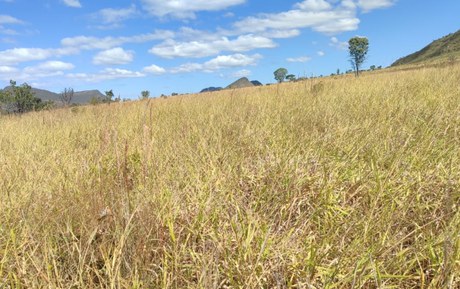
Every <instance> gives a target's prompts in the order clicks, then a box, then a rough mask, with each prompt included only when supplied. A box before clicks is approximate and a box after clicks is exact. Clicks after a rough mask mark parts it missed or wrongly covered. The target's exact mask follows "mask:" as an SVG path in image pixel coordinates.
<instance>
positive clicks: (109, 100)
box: [102, 89, 113, 103]
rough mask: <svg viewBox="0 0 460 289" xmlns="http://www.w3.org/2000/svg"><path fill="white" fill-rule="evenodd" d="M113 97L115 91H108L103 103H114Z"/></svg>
mask: <svg viewBox="0 0 460 289" xmlns="http://www.w3.org/2000/svg"><path fill="white" fill-rule="evenodd" d="M112 97H113V91H112V89H111V90H107V91H106V92H105V99H104V100H103V101H102V102H108V103H111V102H112Z"/></svg>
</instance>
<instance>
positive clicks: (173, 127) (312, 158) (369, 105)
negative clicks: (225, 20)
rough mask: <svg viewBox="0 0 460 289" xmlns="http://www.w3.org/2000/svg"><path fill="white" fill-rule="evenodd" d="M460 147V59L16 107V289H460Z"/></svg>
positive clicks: (2, 256)
mask: <svg viewBox="0 0 460 289" xmlns="http://www.w3.org/2000/svg"><path fill="white" fill-rule="evenodd" d="M459 148H460V67H459V66H458V65H451V66H446V67H443V68H439V67H438V68H427V69H421V70H416V71H415V70H412V71H394V72H388V73H364V74H362V75H361V77H359V78H355V77H352V76H341V77H336V78H333V77H331V78H323V79H322V80H318V79H312V80H308V81H300V82H290V83H284V84H279V85H272V86H266V87H254V88H247V89H240V90H224V91H220V92H215V93H213V94H201V95H192V96H178V97H172V98H168V99H155V100H152V99H149V100H142V101H137V102H128V103H112V104H111V105H98V106H82V107H74V108H61V109H57V110H52V111H41V112H31V113H28V114H24V115H18V116H14V115H9V116H2V117H0V171H1V173H0V288H458V287H459V286H460V276H459V272H460V237H459V236H460V213H459V211H458V208H459V207H458V204H459V199H460V185H459V182H460V149H459ZM449 286H450V287H449Z"/></svg>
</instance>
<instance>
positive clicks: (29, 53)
mask: <svg viewBox="0 0 460 289" xmlns="http://www.w3.org/2000/svg"><path fill="white" fill-rule="evenodd" d="M76 52H77V51H76V50H75V49H72V48H58V49H45V48H13V49H7V50H2V51H0V63H2V64H3V65H11V64H18V63H21V62H28V61H33V60H44V59H47V58H50V57H55V56H63V55H70V54H75V53H76Z"/></svg>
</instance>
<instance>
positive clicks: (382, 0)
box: [358, 0, 396, 12]
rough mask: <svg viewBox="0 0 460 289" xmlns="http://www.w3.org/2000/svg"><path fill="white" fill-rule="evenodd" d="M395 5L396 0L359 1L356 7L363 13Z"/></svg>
mask: <svg viewBox="0 0 460 289" xmlns="http://www.w3.org/2000/svg"><path fill="white" fill-rule="evenodd" d="M395 3H396V0H359V1H358V6H359V7H360V8H361V9H363V11H364V12H369V11H371V10H375V9H380V8H387V7H390V6H392V5H393V4H395Z"/></svg>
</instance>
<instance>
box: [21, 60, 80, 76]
mask: <svg viewBox="0 0 460 289" xmlns="http://www.w3.org/2000/svg"><path fill="white" fill-rule="evenodd" d="M74 68H75V65H73V64H72V63H68V62H62V61H56V60H55V61H47V62H43V63H40V64H38V65H35V66H28V67H26V68H24V72H26V73H38V72H49V71H63V70H72V69H74Z"/></svg>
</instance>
